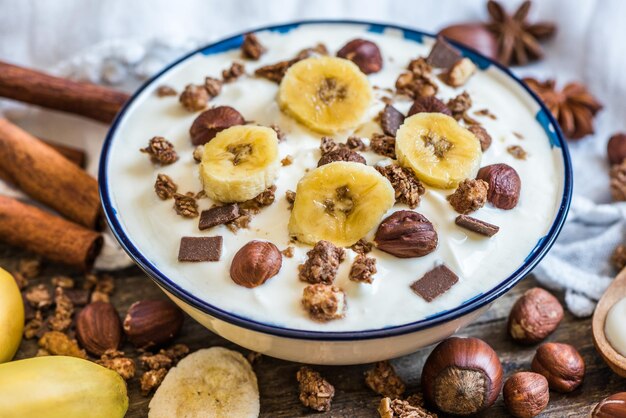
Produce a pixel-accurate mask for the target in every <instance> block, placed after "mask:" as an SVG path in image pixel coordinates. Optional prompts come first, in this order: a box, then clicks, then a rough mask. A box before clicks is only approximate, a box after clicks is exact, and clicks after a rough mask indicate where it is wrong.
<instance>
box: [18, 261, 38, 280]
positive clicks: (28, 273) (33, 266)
mask: <svg viewBox="0 0 626 418" xmlns="http://www.w3.org/2000/svg"><path fill="white" fill-rule="evenodd" d="M17 272H18V273H19V274H21V275H23V276H24V277H25V278H26V279H34V278H35V277H37V276H39V274H40V273H41V260H39V259H38V258H20V260H19V261H18V262H17Z"/></svg>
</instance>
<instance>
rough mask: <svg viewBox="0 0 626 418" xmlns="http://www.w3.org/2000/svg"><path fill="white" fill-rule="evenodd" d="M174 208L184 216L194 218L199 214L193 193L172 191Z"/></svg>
mask: <svg viewBox="0 0 626 418" xmlns="http://www.w3.org/2000/svg"><path fill="white" fill-rule="evenodd" d="M174 210H175V211H176V213H177V214H179V215H180V216H182V217H184V218H195V217H197V216H198V215H199V212H198V202H197V201H196V198H195V194H194V193H191V192H189V193H187V194H182V193H174Z"/></svg>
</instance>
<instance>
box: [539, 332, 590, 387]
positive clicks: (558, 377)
mask: <svg viewBox="0 0 626 418" xmlns="http://www.w3.org/2000/svg"><path fill="white" fill-rule="evenodd" d="M531 369H532V370H533V371H534V372H536V373H539V374H541V375H543V376H544V377H545V378H546V379H548V384H549V385H550V389H552V390H554V391H557V392H561V393H566V392H572V391H573V390H575V389H576V388H578V387H579V386H580V385H581V384H582V382H583V378H584V377H585V361H584V360H583V358H582V357H581V355H580V354H579V353H578V351H577V350H576V349H575V348H574V347H572V346H571V345H569V344H561V343H545V344H543V345H541V346H539V348H538V349H537V353H535V357H534V358H533V361H532V364H531Z"/></svg>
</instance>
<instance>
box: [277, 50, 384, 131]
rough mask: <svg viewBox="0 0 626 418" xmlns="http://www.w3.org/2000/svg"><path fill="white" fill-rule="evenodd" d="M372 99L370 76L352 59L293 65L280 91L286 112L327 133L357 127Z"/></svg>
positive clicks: (322, 59) (315, 59)
mask: <svg viewBox="0 0 626 418" xmlns="http://www.w3.org/2000/svg"><path fill="white" fill-rule="evenodd" d="M371 101H372V87H371V86H370V83H369V80H368V79H367V76H366V75H365V74H363V73H362V72H361V70H359V67H357V66H356V65H355V64H354V63H353V62H352V61H349V60H346V59H343V58H335V57H313V58H307V59H304V60H302V61H299V62H297V63H296V64H294V65H292V66H291V67H290V68H289V70H287V73H286V74H285V77H284V78H283V80H282V82H281V83H280V90H279V92H278V103H279V105H280V107H281V109H282V110H283V111H284V112H286V113H288V114H289V115H291V116H292V117H293V118H295V119H296V120H298V121H299V122H300V123H302V124H304V125H306V126H307V127H309V128H310V129H312V130H314V131H317V132H321V133H327V134H332V133H335V132H339V131H345V130H347V129H351V128H354V127H356V126H357V125H358V124H359V122H361V120H362V119H363V117H364V116H365V114H366V113H367V111H368V109H369V107H370V104H371Z"/></svg>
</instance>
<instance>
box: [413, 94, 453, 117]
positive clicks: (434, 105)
mask: <svg viewBox="0 0 626 418" xmlns="http://www.w3.org/2000/svg"><path fill="white" fill-rule="evenodd" d="M423 112H426V113H443V114H444V115H448V116H452V111H451V110H450V108H449V107H448V106H446V104H445V103H444V102H442V101H441V100H439V99H438V98H436V97H435V96H427V97H418V98H416V99H415V101H414V102H413V105H411V108H410V109H409V113H408V114H407V116H412V115H415V114H417V113H423Z"/></svg>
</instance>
